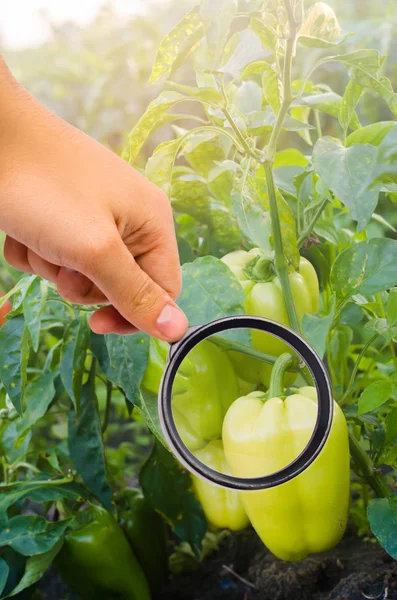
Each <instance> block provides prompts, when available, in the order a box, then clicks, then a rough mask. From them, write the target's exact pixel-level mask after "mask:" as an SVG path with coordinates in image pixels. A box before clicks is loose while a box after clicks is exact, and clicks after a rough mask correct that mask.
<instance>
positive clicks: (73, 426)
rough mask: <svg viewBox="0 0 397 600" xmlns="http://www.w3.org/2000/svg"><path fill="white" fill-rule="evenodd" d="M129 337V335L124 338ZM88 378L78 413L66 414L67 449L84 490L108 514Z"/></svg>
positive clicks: (102, 459)
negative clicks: (92, 496) (67, 415)
mask: <svg viewBox="0 0 397 600" xmlns="http://www.w3.org/2000/svg"><path fill="white" fill-rule="evenodd" d="M126 337H128V336H126ZM91 377H92V375H91V376H90V379H89V380H88V381H87V383H85V384H84V386H83V389H82V393H81V412H80V416H79V417H78V420H76V419H77V414H76V411H71V412H70V413H69V433H68V448H69V454H70V458H71V459H72V462H73V465H74V467H75V469H76V470H77V471H78V472H79V474H80V475H81V477H82V479H83V481H84V483H85V485H86V486H87V488H88V489H89V490H90V491H91V492H92V493H93V494H94V495H95V496H96V497H97V498H98V500H100V502H102V504H103V505H104V506H105V507H106V508H107V509H108V510H110V511H111V512H113V505H112V491H111V489H110V487H109V485H108V483H107V481H106V466H105V453H104V447H103V439H102V431H101V420H100V417H99V410H98V400H97V397H96V394H95V388H94V384H95V382H94V381H92V380H91Z"/></svg>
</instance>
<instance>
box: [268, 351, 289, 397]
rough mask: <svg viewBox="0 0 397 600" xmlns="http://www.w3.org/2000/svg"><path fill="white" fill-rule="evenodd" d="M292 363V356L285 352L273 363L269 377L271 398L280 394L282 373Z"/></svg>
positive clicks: (283, 373) (282, 387)
mask: <svg viewBox="0 0 397 600" xmlns="http://www.w3.org/2000/svg"><path fill="white" fill-rule="evenodd" d="M291 365H292V356H291V354H288V353H287V352H286V353H285V354H281V356H279V357H278V358H277V360H276V362H275V363H274V367H273V370H272V375H271V378H270V386H269V392H270V397H271V398H278V397H279V396H281V394H282V392H283V389H284V385H283V382H284V375H285V372H286V371H287V369H288V367H290V366H291Z"/></svg>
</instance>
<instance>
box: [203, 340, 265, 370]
mask: <svg viewBox="0 0 397 600" xmlns="http://www.w3.org/2000/svg"><path fill="white" fill-rule="evenodd" d="M208 341H209V342H211V343H212V344H215V345H216V346H218V347H219V348H222V349H223V350H234V351H235V352H242V353H243V354H246V355H247V356H252V358H257V359H258V360H260V361H262V362H265V363H267V364H268V365H274V363H275V362H276V357H275V356H272V355H271V354H264V353H263V352H260V350H255V349H254V348H251V347H250V346H246V345H245V344H241V343H240V342H234V341H232V340H225V339H224V338H222V337H219V336H217V335H212V336H211V337H209V338H208Z"/></svg>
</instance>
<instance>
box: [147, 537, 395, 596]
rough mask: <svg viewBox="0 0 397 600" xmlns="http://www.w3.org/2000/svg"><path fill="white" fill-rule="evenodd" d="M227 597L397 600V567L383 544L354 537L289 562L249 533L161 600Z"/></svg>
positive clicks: (175, 582)
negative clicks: (333, 547) (274, 553)
mask: <svg viewBox="0 0 397 600" xmlns="http://www.w3.org/2000/svg"><path fill="white" fill-rule="evenodd" d="M223 565H226V566H227V567H229V568H231V569H232V570H233V571H234V573H235V574H236V575H234V574H232V573H230V572H229V571H226V570H225V569H224V568H223ZM238 576H240V577H242V578H243V579H244V580H245V582H243V581H241V580H239V578H238ZM226 598H227V599H228V600H366V599H367V600H397V563H396V562H395V561H393V560H392V559H391V558H390V557H389V556H388V555H387V554H386V553H385V552H384V551H383V550H382V549H381V548H380V547H379V545H377V544H375V543H372V542H365V541H362V540H360V539H358V538H357V537H355V536H354V534H352V533H348V534H347V535H346V536H345V538H344V539H343V540H342V542H341V543H340V544H339V545H338V546H337V547H336V548H335V549H333V550H331V551H330V552H327V553H324V554H321V555H318V556H315V555H313V556H312V557H310V558H307V559H305V560H304V561H302V562H299V563H285V562H282V561H280V560H277V559H275V558H274V557H273V556H272V555H271V554H270V553H269V552H268V551H266V550H265V551H264V548H263V545H262V544H261V542H260V540H259V539H258V538H257V536H256V535H255V534H254V533H253V532H252V531H246V532H242V533H241V534H238V535H235V536H230V537H229V538H227V539H226V540H225V542H224V543H223V544H222V547H221V550H220V552H219V553H217V554H213V555H212V556H211V557H209V558H208V559H207V560H206V561H205V562H204V563H203V565H202V568H201V569H200V570H198V571H195V572H193V573H185V574H183V575H181V576H178V577H177V578H175V579H174V580H173V581H171V582H170V584H169V585H168V588H167V589H166V590H165V591H164V593H163V594H162V595H161V596H160V597H159V598H158V599H156V600H217V599H226Z"/></svg>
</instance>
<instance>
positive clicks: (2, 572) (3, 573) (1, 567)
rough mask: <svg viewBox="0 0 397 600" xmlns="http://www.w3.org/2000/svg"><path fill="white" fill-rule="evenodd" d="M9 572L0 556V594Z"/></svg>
mask: <svg viewBox="0 0 397 600" xmlns="http://www.w3.org/2000/svg"><path fill="white" fill-rule="evenodd" d="M9 573H10V567H9V566H8V564H7V562H6V561H5V560H3V559H2V558H0V594H2V593H3V591H4V588H5V587H6V585H7V579H8V575H9Z"/></svg>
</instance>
